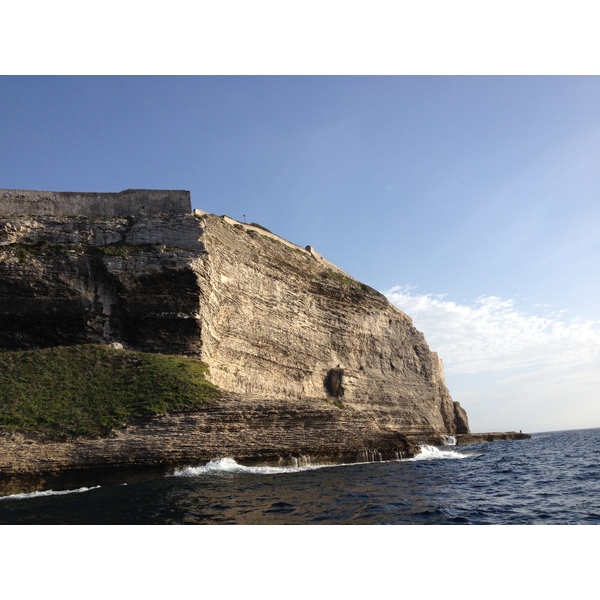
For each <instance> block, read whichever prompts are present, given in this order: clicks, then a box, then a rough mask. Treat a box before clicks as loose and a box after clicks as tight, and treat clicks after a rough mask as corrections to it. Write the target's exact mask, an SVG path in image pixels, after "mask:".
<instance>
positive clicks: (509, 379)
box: [385, 286, 600, 431]
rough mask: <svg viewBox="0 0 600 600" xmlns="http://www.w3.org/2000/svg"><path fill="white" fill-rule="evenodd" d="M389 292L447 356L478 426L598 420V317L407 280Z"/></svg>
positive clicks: (455, 391) (573, 425) (452, 382)
mask: <svg viewBox="0 0 600 600" xmlns="http://www.w3.org/2000/svg"><path fill="white" fill-rule="evenodd" d="M385 295H386V296H387V298H388V299H389V300H390V302H392V303H393V304H394V305H396V306H397V307H398V308H400V310H402V311H403V312H405V313H407V314H408V315H409V316H410V317H411V318H412V319H413V322H414V325H415V327H416V328H417V329H419V330H420V331H422V332H423V333H424V335H425V339H426V340H427V343H428V344H429V346H430V348H431V349H432V350H435V351H437V352H438V353H439V354H440V356H441V357H442V359H443V361H444V365H445V371H446V375H447V383H448V388H449V390H450V393H451V394H452V396H453V398H454V399H455V400H458V401H459V402H461V404H462V405H463V406H464V407H465V408H466V410H467V412H468V414H469V421H470V425H471V429H472V431H514V430H518V429H523V430H524V431H549V430H553V429H578V428H585V427H598V426H600V322H598V321H583V320H578V319H571V320H569V319H567V318H566V317H565V313H564V311H554V312H550V313H548V314H546V315H543V314H525V313H524V312H522V311H519V310H518V309H517V308H516V307H515V303H514V302H513V301H512V300H503V299H501V298H498V297H496V296H484V297H480V298H477V299H475V300H474V301H473V302H471V303H470V304H459V303H457V302H452V301H450V300H447V299H446V295H444V294H438V295H435V294H418V293H415V292H414V291H413V290H412V289H411V288H410V287H407V286H397V287H394V288H392V289H390V290H389V291H387V292H386V293H385ZM537 310H547V307H537Z"/></svg>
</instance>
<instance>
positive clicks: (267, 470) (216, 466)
mask: <svg viewBox="0 0 600 600" xmlns="http://www.w3.org/2000/svg"><path fill="white" fill-rule="evenodd" d="M325 466H328V465H311V464H299V465H297V466H296V465H294V466H287V467H284V466H281V467H258V466H257V467H245V466H244V465H240V464H239V463H237V462H236V461H235V460H234V459H233V458H217V459H215V460H211V461H210V462H208V463H206V464H205V465H202V466H198V467H184V468H183V469H178V470H176V471H174V472H173V473H172V476H173V477H196V476H197V475H206V474H210V473H254V474H258V475H276V474H279V473H297V472H298V471H309V470H311V469H319V468H322V467H325Z"/></svg>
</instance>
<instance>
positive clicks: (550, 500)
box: [0, 429, 600, 525]
mask: <svg viewBox="0 0 600 600" xmlns="http://www.w3.org/2000/svg"><path fill="white" fill-rule="evenodd" d="M599 449H600V429H587V430H577V431H563V432H551V433H540V434H534V436H533V437H532V439H531V440H522V441H506V442H494V443H488V444H476V445H472V446H447V447H444V448H440V449H436V448H425V449H424V451H423V454H422V455H421V456H419V457H418V458H417V459H412V460H404V461H394V462H375V463H365V464H354V465H340V466H333V467H332V466H328V467H320V468H314V467H313V468H298V469H269V468H265V467H263V468H258V467H257V468H245V467H241V466H239V465H237V464H236V463H235V462H233V461H231V460H220V461H215V462H214V463H212V464H210V465H208V466H202V467H197V468H193V469H188V470H186V471H184V472H183V473H180V474H178V475H177V476H169V477H165V478H158V479H155V480H152V481H147V482H143V483H135V484H133V483H132V484H128V485H113V486H102V487H95V488H91V489H87V490H86V489H82V490H78V491H73V492H72V493H68V494H60V495H43V496H42V495H25V496H24V497H21V496H8V497H4V498H0V523H1V524H27V523H29V524H121V525H122V524H146V525H148V524H185V523H189V524H270V525H279V524H357V525H358V524H365V525H366V524H390V525H391V524H396V525H402V524H411V525H430V524H434V525H446V524H448V525H453V524H456V525H467V524H471V525H487V524H520V525H523V524H598V523H600V461H599V458H600V455H599Z"/></svg>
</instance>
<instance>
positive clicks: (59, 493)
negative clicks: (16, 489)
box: [0, 485, 100, 500]
mask: <svg viewBox="0 0 600 600" xmlns="http://www.w3.org/2000/svg"><path fill="white" fill-rule="evenodd" d="M99 487H100V486H99V485H96V486H94V487H80V488H78V489H76V490H57V491H55V490H45V491H43V492H28V493H23V494H11V495H10V496H0V500H23V499H24V498H39V497H42V496H65V495H66V494H82V493H83V492H89V491H90V490H97V489H98V488H99Z"/></svg>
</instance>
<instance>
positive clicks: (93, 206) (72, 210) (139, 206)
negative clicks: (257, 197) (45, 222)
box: [0, 189, 192, 217]
mask: <svg viewBox="0 0 600 600" xmlns="http://www.w3.org/2000/svg"><path fill="white" fill-rule="evenodd" d="M191 213H192V200H191V196H190V192H188V191H185V190H124V191H122V192H116V193H96V192H94V193H90V192H42V191H33V190H6V189H0V216H63V217H73V216H82V217H127V216H136V215H159V214H163V215H164V214H176V215H180V214H191Z"/></svg>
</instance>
